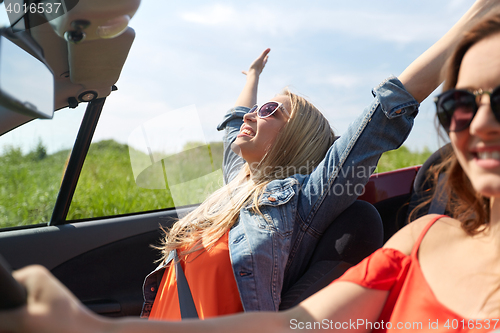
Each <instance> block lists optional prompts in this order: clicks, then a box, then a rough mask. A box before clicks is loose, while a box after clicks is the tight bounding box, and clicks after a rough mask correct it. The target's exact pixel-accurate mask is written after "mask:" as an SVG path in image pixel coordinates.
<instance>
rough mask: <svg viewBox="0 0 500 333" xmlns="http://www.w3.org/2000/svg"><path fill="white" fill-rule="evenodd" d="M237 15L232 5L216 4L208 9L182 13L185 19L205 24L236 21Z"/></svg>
mask: <svg viewBox="0 0 500 333" xmlns="http://www.w3.org/2000/svg"><path fill="white" fill-rule="evenodd" d="M236 15H237V13H236V10H235V9H234V8H232V7H230V6H226V5H221V4H215V5H213V6H210V7H208V8H207V9H206V10H201V11H198V12H185V13H183V14H181V18H182V19H184V20H185V21H188V22H192V23H198V24H204V25H221V24H226V23H230V22H232V21H234V19H232V18H234V17H235V16H236Z"/></svg>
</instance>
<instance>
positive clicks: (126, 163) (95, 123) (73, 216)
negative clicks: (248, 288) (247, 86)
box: [0, 0, 443, 316]
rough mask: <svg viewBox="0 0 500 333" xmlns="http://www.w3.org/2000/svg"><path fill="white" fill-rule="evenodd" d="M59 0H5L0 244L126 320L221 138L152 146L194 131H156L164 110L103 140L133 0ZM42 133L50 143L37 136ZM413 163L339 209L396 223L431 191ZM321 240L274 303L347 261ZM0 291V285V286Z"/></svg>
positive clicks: (379, 225)
mask: <svg viewBox="0 0 500 333" xmlns="http://www.w3.org/2000/svg"><path fill="white" fill-rule="evenodd" d="M0 3H1V1H0ZM34 3H37V4H38V5H37V6H35V7H33V8H34V9H33V10H32V11H29V10H28V11H22V9H23V8H28V9H29V8H31V7H30V6H31V4H34ZM57 3H61V1H53V0H48V1H43V2H36V1H35V2H33V1H28V0H25V1H24V2H23V1H7V0H6V2H5V5H6V7H7V6H9V5H10V9H11V11H14V12H15V9H16V8H18V9H19V10H20V11H21V12H19V13H17V14H18V15H17V16H15V17H14V18H11V24H12V27H6V28H3V29H2V30H1V32H0V34H1V37H0V144H1V145H2V146H3V147H4V150H3V151H2V152H1V155H0V165H1V166H2V175H1V176H0V198H1V202H0V254H1V255H2V256H3V257H4V258H5V261H6V262H8V263H9V265H10V266H11V268H12V269H17V268H20V267H23V266H26V265H30V264H41V265H44V266H45V267H47V268H48V269H49V270H50V271H51V272H52V273H53V274H54V275H55V276H56V277H57V278H58V279H60V280H61V281H62V282H63V283H64V284H65V285H66V286H67V287H68V288H69V289H70V290H71V291H72V292H73V293H74V294H75V295H76V296H77V297H78V298H79V299H80V300H81V301H82V302H83V303H84V304H85V305H86V306H88V307H89V308H90V309H91V310H93V311H95V312H97V313H99V314H102V315H106V316H137V315H139V313H140V311H141V306H142V303H143V298H142V283H143V279H144V277H145V276H146V275H147V274H148V273H149V272H150V271H152V270H153V269H154V268H155V261H156V260H157V259H158V251H157V250H156V249H154V248H153V247H152V246H151V245H155V244H156V245H158V243H159V240H160V237H161V233H162V231H161V227H168V226H169V225H171V223H172V222H173V221H175V220H176V219H177V218H178V217H179V216H183V215H184V214H186V213H188V212H189V211H190V210H192V209H193V207H195V205H196V204H197V203H199V202H200V201H201V200H203V198H204V196H206V194H207V193H210V192H211V191H213V189H214V188H215V187H217V186H220V185H219V184H220V179H221V171H220V167H218V166H219V165H220V164H221V161H220V159H221V157H220V156H222V153H221V147H220V144H217V143H207V142H200V141H199V140H196V141H192V142H188V143H186V144H184V145H183V146H182V147H181V148H179V149H177V150H176V151H166V150H165V149H163V148H162V147H161V146H159V145H155V142H159V141H160V142H163V141H164V140H163V139H161V140H159V139H158V138H157V134H158V133H165V132H168V133H170V134H171V136H172V140H174V139H175V138H176V137H178V136H180V135H181V134H182V133H181V132H182V131H190V130H191V129H185V128H183V129H181V130H180V131H179V129H175V128H172V129H165V128H160V127H158V124H159V123H165V122H162V119H163V118H161V117H170V118H171V116H170V115H168V114H167V115H159V116H157V117H156V118H154V117H153V118H152V119H150V120H148V121H145V122H144V123H142V124H137V125H136V127H135V128H130V130H129V132H128V134H127V135H128V145H125V144H121V143H118V142H116V141H114V140H111V139H105V138H106V136H105V132H106V128H108V127H104V129H101V130H100V129H99V126H101V124H102V125H103V126H110V127H120V124H119V122H116V120H115V121H114V122H113V120H112V119H111V120H110V119H109V118H104V113H103V114H102V116H101V111H102V110H103V107H104V104H105V101H106V99H107V98H108V96H110V97H109V99H110V100H112V98H113V94H116V92H115V91H117V89H119V84H118V83H117V82H118V79H119V77H120V74H121V71H122V67H123V66H124V64H125V62H126V59H127V55H128V53H129V50H130V48H131V47H132V44H133V41H134V30H133V29H132V28H130V27H129V26H128V23H129V20H130V19H131V18H132V17H133V16H134V14H135V12H136V10H137V9H138V7H139V3H140V0H106V1H102V0H80V1H76V0H75V1H66V2H64V1H63V3H64V4H65V6H64V8H61V10H63V9H64V10H65V11H64V12H63V13H62V14H61V15H55V14H53V13H48V10H47V9H48V4H52V5H53V8H52V9H53V10H54V9H55V8H56V4H57ZM23 5H24V6H25V7H23ZM39 5H42V6H39ZM7 8H9V7H7ZM40 8H42V9H43V12H42V10H41V9H40ZM14 14H15V13H14ZM9 80H10V81H9ZM115 84H116V85H115ZM85 105H86V108H85ZM54 111H55V112H54ZM191 111H193V110H190V109H189V108H188V109H186V110H183V112H185V114H190V113H189V112H191ZM193 114H194V116H193V117H194V118H195V114H196V113H195V112H194V113H193ZM52 117H53V118H54V119H52V120H43V118H52ZM170 118H169V119H170ZM56 128H57V130H56ZM99 131H100V132H99ZM62 132H64V133H65V135H66V136H64V137H63V136H61V138H64V139H60V138H59V137H58V135H59V134H60V133H62ZM97 132H99V133H100V134H99V135H100V136H99V138H98V139H99V140H97V139H96V133H97ZM47 133H49V134H51V135H50V137H52V138H53V140H54V141H56V143H55V144H51V145H50V146H47V143H46V142H44V141H37V136H38V137H40V136H43V135H44V134H47ZM103 133H104V134H103ZM32 134H35V136H33V135H32ZM68 138H72V139H71V140H69V139H68ZM103 138H104V139H103ZM33 141H34V142H33ZM5 147H7V148H5ZM26 147H28V148H26ZM439 156H440V155H439V154H435V155H433V159H432V160H431V161H429V163H426V164H432V163H433V161H434V159H438V158H439ZM424 166H425V167H424V168H421V167H420V166H414V167H408V168H405V169H400V170H396V171H391V172H387V173H380V174H375V175H373V176H372V177H371V180H370V182H369V183H368V184H367V185H366V187H365V192H364V194H363V195H362V196H361V197H360V198H359V200H358V201H356V202H355V203H354V205H353V206H352V207H350V208H349V209H348V210H347V211H346V212H345V213H344V214H342V215H341V216H340V217H339V219H341V218H344V219H346V218H347V219H365V220H367V221H369V223H371V225H373V226H374V228H375V229H376V230H377V232H374V233H372V234H371V237H372V238H373V242H372V244H371V245H370V246H372V247H373V249H372V250H374V249H375V248H376V247H377V246H381V245H382V243H383V241H384V240H386V239H388V238H389V237H390V236H391V235H392V234H394V232H396V231H397V230H398V229H399V228H401V227H402V226H403V225H404V224H405V223H407V221H408V211H409V210H410V209H409V207H414V206H416V205H417V204H418V203H420V202H421V201H422V200H423V199H424V198H426V197H428V196H429V195H430V194H432V192H433V190H432V188H431V186H429V184H427V183H426V182H425V177H424V174H425V172H424V171H425V170H424V169H427V165H424ZM431 206H432V204H431ZM434 206H443V205H434ZM88 207H91V208H88ZM430 208H432V207H430ZM430 208H429V207H427V208H425V209H424V210H423V211H422V213H423V212H424V211H425V212H426V211H428V209H430ZM438 208H439V207H438ZM334 226H335V221H332V227H334ZM330 243H331V240H330V239H329V238H328V232H327V233H325V235H324V236H323V238H322V239H321V241H320V242H319V243H318V246H317V250H316V253H315V255H314V257H313V258H312V260H311V262H310V263H309V269H308V271H307V272H306V273H305V274H304V277H303V278H301V280H299V281H297V284H296V285H295V286H292V287H291V288H290V289H289V290H284V291H283V294H282V296H283V297H282V298H283V308H286V307H289V306H292V305H293V304H295V303H297V302H298V301H300V300H301V299H303V298H305V297H306V296H308V295H310V294H312V293H314V292H315V291H316V290H318V289H319V288H321V287H322V286H324V285H326V284H327V283H329V282H330V281H331V280H332V279H334V278H335V277H337V276H339V275H340V274H341V273H342V272H343V271H345V269H346V268H347V267H349V265H350V264H352V263H348V264H347V265H345V264H343V263H340V262H334V261H332V260H331V259H329V257H328V252H329V247H328V245H330ZM9 288H10V287H7V285H6V284H0V295H5V293H7V294H9V291H8V290H7V291H6V289H9ZM11 291H12V290H11ZM2 293H4V294H2ZM0 299H2V300H3V301H4V302H5V303H9V302H10V300H7V299H6V298H4V297H3V296H2V297H0ZM11 305H12V304H11Z"/></svg>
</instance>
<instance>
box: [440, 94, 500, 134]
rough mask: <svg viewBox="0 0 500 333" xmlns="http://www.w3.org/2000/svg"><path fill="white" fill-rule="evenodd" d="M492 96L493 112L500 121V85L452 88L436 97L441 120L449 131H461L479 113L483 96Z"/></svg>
mask: <svg viewBox="0 0 500 333" xmlns="http://www.w3.org/2000/svg"><path fill="white" fill-rule="evenodd" d="M484 94H487V95H489V96H490V105H491V110H492V111H493V114H494V115H495V118H496V120H497V121H498V122H500V86H498V87H496V88H495V89H492V90H482V89H479V90H476V91H472V92H471V91H469V90H462V89H451V90H448V91H445V92H444V93H442V94H440V95H438V96H437V97H435V98H434V102H435V103H436V108H437V116H438V119H439V122H440V123H441V125H442V126H443V127H444V129H445V130H446V131H447V132H460V131H463V130H464V129H466V128H467V127H469V125H470V123H471V122H472V119H474V116H475V115H476V113H477V110H478V108H479V105H478V104H479V103H480V101H481V96H483V95H484Z"/></svg>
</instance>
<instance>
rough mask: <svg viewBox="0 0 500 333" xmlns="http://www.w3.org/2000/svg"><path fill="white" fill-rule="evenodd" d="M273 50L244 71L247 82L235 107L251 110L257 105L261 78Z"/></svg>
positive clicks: (268, 50) (263, 54)
mask: <svg viewBox="0 0 500 333" xmlns="http://www.w3.org/2000/svg"><path fill="white" fill-rule="evenodd" d="M270 51H271V49H269V48H268V49H265V50H264V52H262V53H261V54H260V56H259V57H258V58H257V59H255V60H254V62H252V64H251V65H250V68H249V69H248V71H242V73H243V74H245V75H246V76H247V82H246V83H245V86H244V87H243V90H242V91H241V93H240V95H239V96H238V99H236V103H235V104H234V106H246V107H249V108H251V107H252V106H254V105H255V104H257V88H258V86H259V77H260V74H261V73H262V70H263V69H264V67H265V66H266V63H267V58H268V55H269V52H270Z"/></svg>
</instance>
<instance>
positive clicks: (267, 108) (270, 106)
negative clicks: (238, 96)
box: [249, 101, 290, 118]
mask: <svg viewBox="0 0 500 333" xmlns="http://www.w3.org/2000/svg"><path fill="white" fill-rule="evenodd" d="M278 109H281V111H282V112H283V113H284V114H285V115H286V116H287V117H288V118H290V114H289V113H288V111H287V110H286V109H285V107H284V106H283V103H279V102H274V101H270V102H267V103H264V104H262V105H261V106H260V107H259V106H258V105H257V104H256V105H254V107H253V108H251V109H250V111H249V113H252V112H257V116H259V118H267V117H269V116H271V115H272V114H273V113H275V112H276V110H278Z"/></svg>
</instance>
